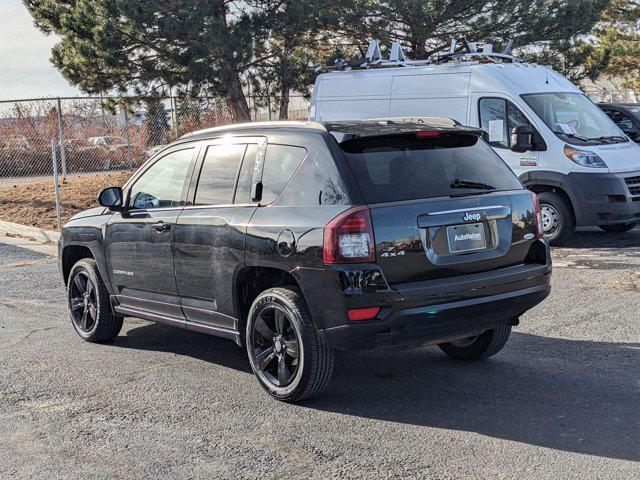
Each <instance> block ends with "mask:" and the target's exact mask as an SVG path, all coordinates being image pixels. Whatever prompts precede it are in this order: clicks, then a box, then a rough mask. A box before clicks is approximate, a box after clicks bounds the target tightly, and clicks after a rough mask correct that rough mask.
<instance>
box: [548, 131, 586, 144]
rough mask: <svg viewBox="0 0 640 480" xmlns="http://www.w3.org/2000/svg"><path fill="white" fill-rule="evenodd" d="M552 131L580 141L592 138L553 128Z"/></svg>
mask: <svg viewBox="0 0 640 480" xmlns="http://www.w3.org/2000/svg"><path fill="white" fill-rule="evenodd" d="M553 133H555V134H557V135H564V136H565V137H569V138H575V139H576V140H580V141H583V142H589V141H591V140H593V139H592V138H586V137H581V136H580V135H576V134H575V133H566V132H563V131H558V130H554V131H553Z"/></svg>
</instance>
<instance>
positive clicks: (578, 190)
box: [561, 171, 640, 226]
mask: <svg viewBox="0 0 640 480" xmlns="http://www.w3.org/2000/svg"><path fill="white" fill-rule="evenodd" d="M634 177H640V171H636V172H624V173H575V172H574V173H569V174H568V175H566V177H565V178H564V180H563V182H562V185H561V187H562V188H563V189H564V190H565V191H566V192H567V193H568V194H569V197H570V198H571V202H572V204H573V208H574V211H575V214H576V224H578V225H584V226H586V225H611V224H616V223H635V222H640V194H639V193H638V191H637V190H636V189H635V188H634V183H631V184H628V183H627V179H633V178H634ZM632 188H633V191H632Z"/></svg>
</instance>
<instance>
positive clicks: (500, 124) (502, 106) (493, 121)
mask: <svg viewBox="0 0 640 480" xmlns="http://www.w3.org/2000/svg"><path fill="white" fill-rule="evenodd" d="M480 125H481V128H482V129H483V130H484V131H485V132H487V133H488V135H489V145H491V146H492V147H496V148H510V147H511V132H512V131H513V129H514V128H516V127H517V126H518V125H531V122H529V120H528V119H527V117H526V116H525V115H524V113H522V111H521V110H520V109H519V108H518V107H516V106H515V105H514V104H513V103H512V102H510V101H509V100H505V99H502V98H483V99H481V100H480Z"/></svg>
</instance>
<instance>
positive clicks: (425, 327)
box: [324, 284, 551, 350]
mask: <svg viewBox="0 0 640 480" xmlns="http://www.w3.org/2000/svg"><path fill="white" fill-rule="evenodd" d="M550 290H551V288H550V286H549V285H548V284H546V285H538V286H535V287H530V288H526V289H523V290H516V291H511V292H507V293H501V294H498V295H491V296H488V297H480V298H474V299H470V300H461V301H457V302H450V303H444V304H436V305H426V306H421V307H414V308H403V309H400V310H395V311H386V312H384V313H383V314H382V315H381V316H382V318H381V319H380V320H374V321H372V322H367V323H365V324H359V325H356V324H351V325H343V326H340V327H334V328H330V329H327V330H325V331H324V334H325V337H326V338H327V340H328V341H329V344H330V345H331V346H332V347H333V348H336V349H338V350H351V349H363V348H371V347H385V346H397V345H404V344H408V345H414V344H427V343H441V342H443V341H446V340H448V339H454V338H459V337H466V336H471V335H473V334H477V333H481V332H483V331H485V330H488V329H491V328H495V327H496V326H498V325H502V324H508V323H513V322H514V321H515V320H516V319H517V318H518V317H519V316H520V315H522V314H523V313H524V312H526V311H527V310H529V309H530V308H532V307H534V306H536V305H537V304H538V303H540V302H541V301H543V300H544V299H545V298H546V297H547V296H548V295H549V292H550Z"/></svg>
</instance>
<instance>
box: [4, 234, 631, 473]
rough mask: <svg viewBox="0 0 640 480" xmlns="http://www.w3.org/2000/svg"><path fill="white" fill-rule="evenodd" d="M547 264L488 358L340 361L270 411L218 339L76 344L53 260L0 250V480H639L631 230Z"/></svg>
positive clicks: (579, 246)
mask: <svg viewBox="0 0 640 480" xmlns="http://www.w3.org/2000/svg"><path fill="white" fill-rule="evenodd" d="M554 262H555V269H554V274H553V293H552V295H551V296H550V297H549V299H548V300H547V301H545V302H544V303H543V304H541V305H540V306H538V307H537V308H535V309H534V310H532V311H530V312H529V313H527V314H526V316H524V317H523V318H522V319H521V320H522V323H521V325H520V326H519V327H517V328H516V329H515V330H514V333H513V335H512V338H511V341H510V343H509V344H508V345H507V347H506V348H505V350H503V352H501V353H500V354H498V355H497V356H496V357H494V358H492V359H490V360H488V361H485V362H483V363H464V362H456V361H452V360H448V359H447V358H445V356H444V355H443V354H442V353H440V351H439V350H438V349H437V348H435V347H430V348H423V349H418V350H412V351H408V352H407V351H391V352H389V351H385V352H380V351H377V352H360V353H353V354H341V355H339V356H338V358H337V363H336V372H335V375H334V378H333V382H332V384H331V385H330V387H329V389H328V391H327V392H326V394H325V395H324V396H322V397H321V398H318V399H316V400H313V401H310V402H307V403H304V404H302V405H286V404H281V403H278V402H275V401H273V400H271V399H270V398H268V397H267V395H266V394H265V393H263V391H262V390H261V389H260V387H259V386H258V384H257V382H256V381H255V380H254V378H253V376H252V374H251V373H250V370H249V366H248V364H247V362H246V361H245V358H244V356H243V352H242V351H241V350H240V349H239V348H238V347H236V346H235V345H234V344H233V343H231V342H229V341H225V340H220V339H216V338H212V337H208V336H204V335H200V334H197V333H193V332H186V331H182V330H177V329H173V328H170V327H167V326H163V325H156V324H152V323H149V322H145V321H142V320H136V319H127V321H126V322H125V327H124V329H123V331H122V333H121V334H120V336H119V337H118V338H117V339H116V340H115V341H114V342H112V343H110V344H106V345H90V344H87V343H84V342H82V341H81V340H80V338H79V337H78V336H77V335H76V334H75V333H74V331H73V329H72V326H71V323H70V321H69V319H68V315H67V312H66V305H65V297H64V291H63V288H62V286H61V284H60V279H59V276H58V272H57V267H56V264H55V261H54V259H53V258H51V257H48V256H46V255H43V254H39V253H35V252H32V251H29V250H24V249H21V248H18V247H14V246H10V245H6V244H2V243H0V478H47V479H53V478H78V479H88V478H160V477H162V478H194V479H196V478H198V479H199V478H203V479H204V478H229V479H231V478H283V479H288V478H366V479H374V478H376V479H377V478H399V477H409V478H434V479H445V478H461V477H469V478H518V479H522V478H536V479H539V478H549V479H557V478H602V479H604V478H612V479H614V478H615V479H631V478H639V477H640V368H639V367H640V313H639V311H640V229H636V230H634V231H632V232H630V233H627V234H623V235H613V234H605V233H601V232H598V231H595V230H594V231H589V232H580V233H578V234H577V235H576V237H575V239H574V240H573V241H572V242H571V245H570V246H569V247H567V248H561V249H555V251H554Z"/></svg>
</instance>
